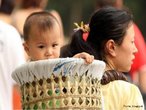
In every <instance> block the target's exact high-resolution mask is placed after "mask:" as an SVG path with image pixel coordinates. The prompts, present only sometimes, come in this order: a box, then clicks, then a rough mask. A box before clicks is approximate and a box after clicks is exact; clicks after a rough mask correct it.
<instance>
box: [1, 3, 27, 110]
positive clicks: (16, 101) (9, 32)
mask: <svg viewBox="0 0 146 110" xmlns="http://www.w3.org/2000/svg"><path fill="white" fill-rule="evenodd" d="M0 2H1V6H0V88H1V92H0V110H12V109H13V108H14V109H19V108H20V106H21V103H20V93H19V90H18V88H17V85H16V84H15V83H14V81H13V80H12V78H11V73H12V71H13V69H15V67H17V66H18V65H20V64H22V63H23V62H24V61H25V59H24V55H23V54H24V52H23V51H24V49H23V48H22V41H21V39H20V35H19V33H18V32H17V31H16V29H15V28H14V27H12V26H10V25H8V24H11V13H12V11H13V9H14V4H13V0H0Z"/></svg>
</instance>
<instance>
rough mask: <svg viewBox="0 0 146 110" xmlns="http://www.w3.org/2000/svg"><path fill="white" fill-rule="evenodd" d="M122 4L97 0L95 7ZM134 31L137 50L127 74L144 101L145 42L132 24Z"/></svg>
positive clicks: (120, 4) (121, 4) (145, 88)
mask: <svg viewBox="0 0 146 110" xmlns="http://www.w3.org/2000/svg"><path fill="white" fill-rule="evenodd" d="M123 4H124V3H123V0H97V4H96V9H99V8H102V7H104V6H114V7H116V8H119V9H121V8H123V7H124V5H123ZM134 31H135V45H136V47H137V49H138V52H137V53H136V54H135V59H134V61H133V64H132V67H131V70H130V72H129V74H130V77H131V79H132V82H133V83H135V84H137V85H138V86H139V88H140V90H141V92H142V94H143V98H144V101H145V103H146V46H145V45H146V44H145V41H144V37H143V35H142V33H141V31H140V29H139V28H138V26H137V25H136V24H134Z"/></svg>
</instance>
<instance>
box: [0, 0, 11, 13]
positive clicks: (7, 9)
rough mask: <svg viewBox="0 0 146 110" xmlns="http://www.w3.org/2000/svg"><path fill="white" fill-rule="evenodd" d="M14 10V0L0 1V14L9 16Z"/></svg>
mask: <svg viewBox="0 0 146 110" xmlns="http://www.w3.org/2000/svg"><path fill="white" fill-rule="evenodd" d="M13 9H14V0H1V5H0V12H1V13H5V14H8V15H10V14H11V13H12V11H13Z"/></svg>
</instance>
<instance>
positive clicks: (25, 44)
mask: <svg viewBox="0 0 146 110" xmlns="http://www.w3.org/2000/svg"><path fill="white" fill-rule="evenodd" d="M23 47H24V50H25V52H26V53H27V55H28V56H29V52H30V51H29V47H28V44H27V43H26V42H24V43H23Z"/></svg>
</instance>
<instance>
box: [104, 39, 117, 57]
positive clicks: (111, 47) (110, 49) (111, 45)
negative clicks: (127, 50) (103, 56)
mask: <svg viewBox="0 0 146 110" xmlns="http://www.w3.org/2000/svg"><path fill="white" fill-rule="evenodd" d="M115 48H116V47H115V42H114V40H112V39H111V40H108V41H107V42H106V47H105V52H106V53H107V54H110V55H111V56H116V52H115Z"/></svg>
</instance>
